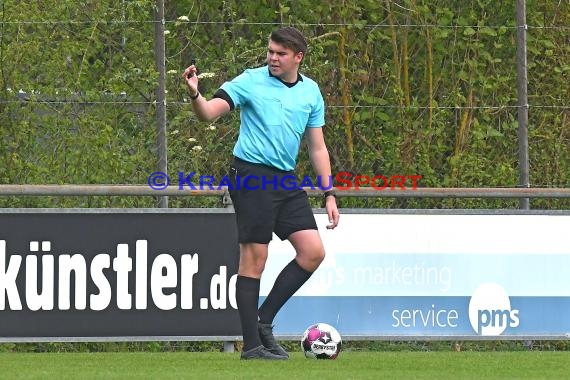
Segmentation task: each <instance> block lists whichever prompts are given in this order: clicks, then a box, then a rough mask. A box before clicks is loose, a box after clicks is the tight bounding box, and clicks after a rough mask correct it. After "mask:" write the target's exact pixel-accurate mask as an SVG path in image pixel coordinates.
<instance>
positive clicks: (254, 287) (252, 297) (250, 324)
mask: <svg viewBox="0 0 570 380" xmlns="http://www.w3.org/2000/svg"><path fill="white" fill-rule="evenodd" d="M259 282H260V281H259V279H258V278H251V277H245V276H240V275H238V277H237V281H236V301H237V306H238V312H239V318H240V322H241V330H242V334H243V350H244V351H247V350H250V349H252V348H255V347H257V346H261V340H260V339H259V333H258V332H257V306H258V303H259Z"/></svg>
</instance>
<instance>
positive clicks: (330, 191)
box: [323, 190, 336, 199]
mask: <svg viewBox="0 0 570 380" xmlns="http://www.w3.org/2000/svg"><path fill="white" fill-rule="evenodd" d="M323 196H324V198H325V199H327V198H328V197H335V198H336V193H335V192H334V190H327V191H325V192H324V194H323Z"/></svg>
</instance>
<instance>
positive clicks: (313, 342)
mask: <svg viewBox="0 0 570 380" xmlns="http://www.w3.org/2000/svg"><path fill="white" fill-rule="evenodd" d="M341 347H342V340H341V338H340V334H339V333H338V331H336V329H335V328H334V327H332V326H331V325H327V324H326V323H317V324H315V325H312V326H309V327H308V328H307V330H305V333H304V334H303V338H302V339H301V349H302V350H303V352H304V353H305V357H307V358H309V359H336V357H337V356H338V354H339V353H340V349H341Z"/></svg>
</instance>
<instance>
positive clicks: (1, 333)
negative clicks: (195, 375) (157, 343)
mask: <svg viewBox="0 0 570 380" xmlns="http://www.w3.org/2000/svg"><path fill="white" fill-rule="evenodd" d="M234 218H235V216H234V214H233V213H229V212H215V211H212V212H207V211H205V210H201V211H200V212H190V211H188V212H184V211H182V212H164V210H156V211H153V210H147V212H141V211H140V210H128V209H126V210H110V211H105V210H99V211H95V212H94V211H93V210H86V211H81V210H79V211H74V212H69V210H67V211H65V210H62V211H61V212H58V211H57V210H52V211H50V212H43V211H41V210H38V211H37V212H34V211H26V212H14V213H10V212H3V213H0V339H2V340H7V339H8V340H9V338H48V337H59V338H89V337H99V338H101V337H109V338H113V337H121V338H124V337H127V338H128V337H132V338H134V339H137V338H144V337H190V338H191V337H223V336H225V337H228V336H239V335H240V334H241V329H240V327H239V317H238V313H237V307H236V304H235V280H236V273H237V264H238V260H239V247H238V244H237V238H236V229H235V220H234Z"/></svg>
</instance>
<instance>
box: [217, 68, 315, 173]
mask: <svg viewBox="0 0 570 380" xmlns="http://www.w3.org/2000/svg"><path fill="white" fill-rule="evenodd" d="M220 89H221V90H224V91H225V92H226V93H227V94H228V96H229V97H230V98H231V100H232V101H233V103H234V104H233V105H234V107H236V108H237V107H239V108H240V118H241V125H240V133H239V138H238V141H237V142H236V145H235V147H234V151H233V153H234V155H235V156H236V157H238V158H241V159H242V160H245V161H248V162H252V163H259V164H264V165H269V166H273V167H275V168H277V169H281V170H287V171H289V170H293V169H294V168H295V165H296V162H297V155H298V154H299V147H300V144H301V139H302V137H303V134H304V133H305V128H321V127H322V126H323V125H324V124H325V110H324V101H323V97H322V95H321V92H320V90H319V86H318V85H317V83H316V82H315V81H313V80H312V79H310V78H307V77H306V76H301V74H299V80H298V81H297V82H296V83H295V84H294V85H292V86H288V85H287V84H285V83H284V82H282V81H281V80H280V79H279V78H277V77H274V76H272V75H271V74H270V73H269V68H268V67H267V66H264V67H259V68H255V69H248V70H245V71H244V72H243V73H242V74H240V75H239V76H237V77H236V78H234V79H233V80H231V81H229V82H226V83H224V84H223V85H222V86H221V87H220Z"/></svg>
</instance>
